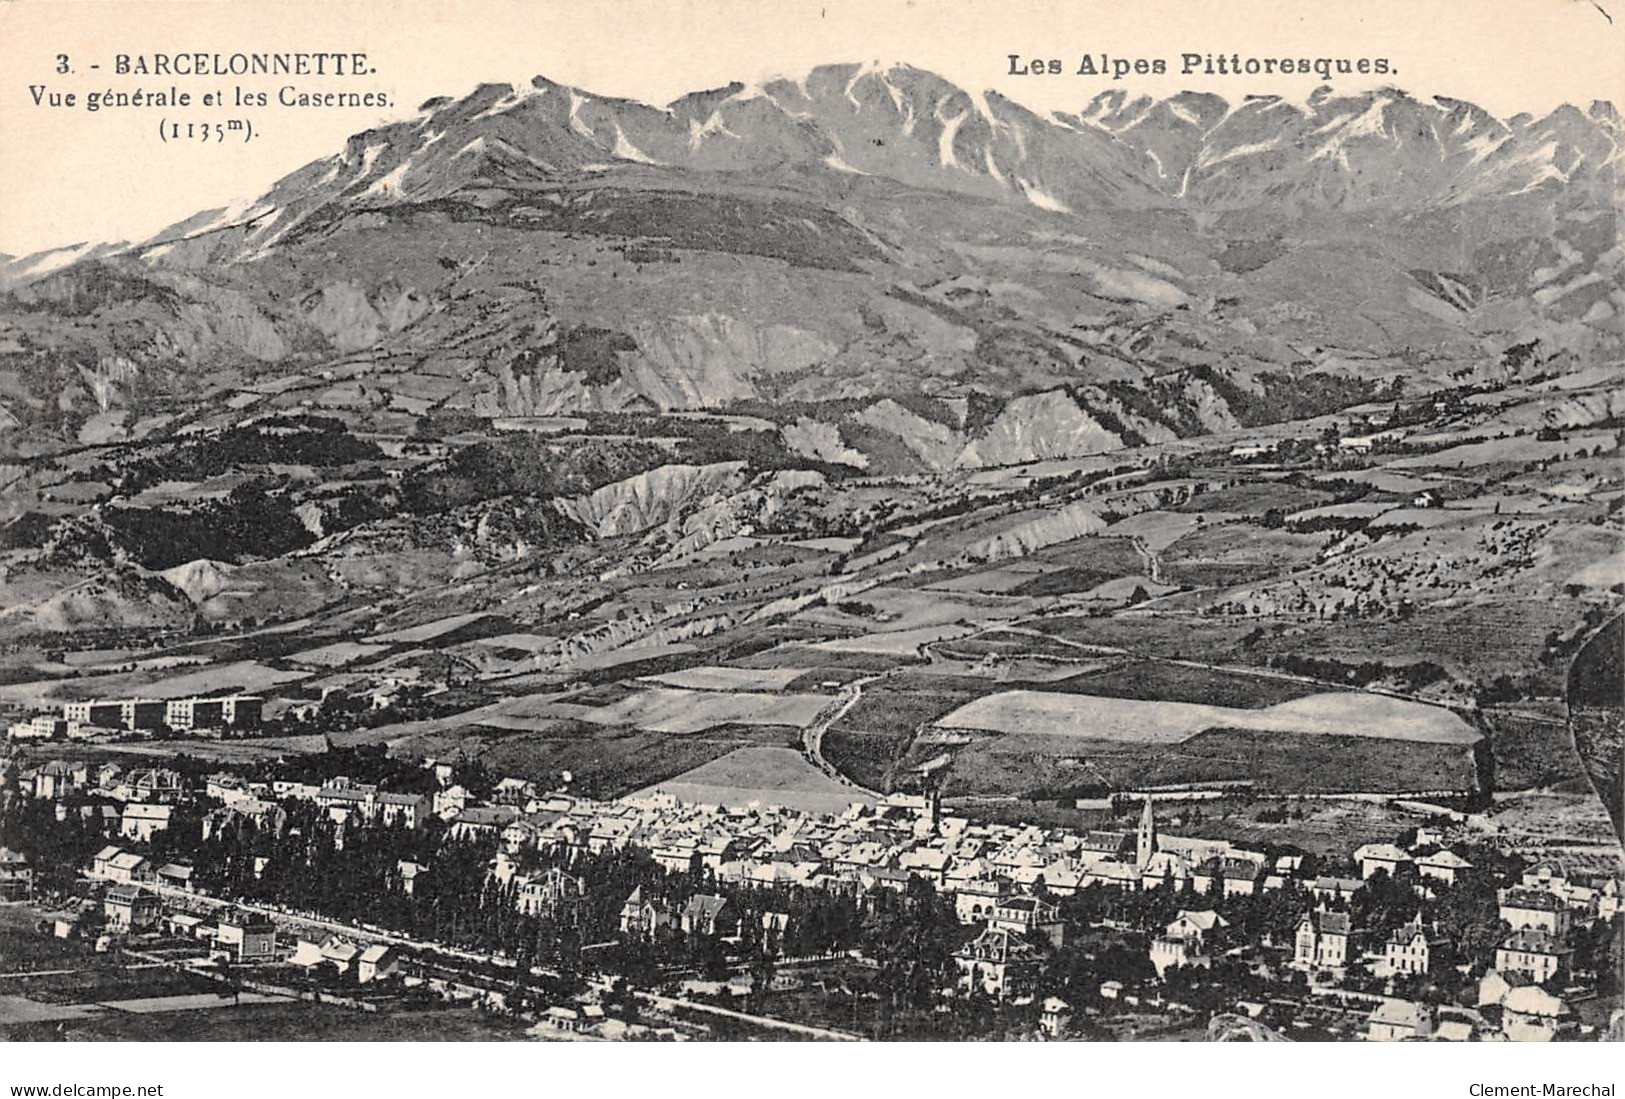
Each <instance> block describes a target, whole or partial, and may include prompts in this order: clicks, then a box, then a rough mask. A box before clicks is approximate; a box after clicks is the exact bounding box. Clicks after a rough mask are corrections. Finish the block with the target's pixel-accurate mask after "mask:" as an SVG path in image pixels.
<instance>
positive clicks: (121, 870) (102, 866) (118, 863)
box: [90, 847, 150, 884]
mask: <svg viewBox="0 0 1625 1099" xmlns="http://www.w3.org/2000/svg"><path fill="white" fill-rule="evenodd" d="M149 869H150V868H149V867H148V865H147V860H146V859H145V858H143V857H142V856H140V855H138V854H136V853H135V852H134V851H126V850H124V848H122V847H104V848H102V849H101V850H100V851H98V852H96V854H95V855H93V856H92V857H91V860H90V876H91V877H93V878H101V879H103V880H104V881H110V882H120V883H123V884H129V883H131V882H136V881H140V880H142V879H143V878H145V877H146V876H147V873H148V871H149Z"/></svg>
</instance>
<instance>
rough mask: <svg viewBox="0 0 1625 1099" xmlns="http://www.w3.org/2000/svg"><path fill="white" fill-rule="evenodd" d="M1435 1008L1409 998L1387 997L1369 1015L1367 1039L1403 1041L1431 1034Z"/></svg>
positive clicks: (1435, 1020) (1434, 1019) (1426, 1036)
mask: <svg viewBox="0 0 1625 1099" xmlns="http://www.w3.org/2000/svg"><path fill="white" fill-rule="evenodd" d="M1437 1021H1438V1020H1437V1018H1436V1016H1435V1015H1434V1012H1433V1008H1432V1007H1430V1006H1429V1005H1427V1004H1417V1003H1412V1002H1411V1001H1409V1000H1386V1001H1384V1002H1383V1003H1381V1004H1379V1005H1377V1009H1376V1010H1375V1011H1373V1012H1372V1013H1371V1014H1370V1015H1369V1016H1367V1018H1366V1034H1365V1036H1366V1041H1368V1042H1404V1041H1414V1040H1418V1039H1425V1038H1429V1037H1432V1035H1433V1028H1434V1026H1435V1024H1436V1023H1437Z"/></svg>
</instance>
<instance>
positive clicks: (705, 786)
mask: <svg viewBox="0 0 1625 1099" xmlns="http://www.w3.org/2000/svg"><path fill="white" fill-rule="evenodd" d="M653 791H660V792H663V793H668V794H672V795H674V796H675V797H677V798H679V799H681V800H683V801H686V802H691V803H699V804H706V805H726V806H746V805H750V804H753V803H755V802H765V803H768V804H773V805H785V806H789V807H791V808H793V809H800V810H802V811H804V812H808V813H838V812H840V811H841V810H842V809H845V808H846V807H847V806H848V805H850V804H852V803H853V802H855V801H856V802H863V803H865V804H867V803H869V802H870V801H871V800H872V799H871V798H870V797H869V796H868V795H866V794H863V793H861V792H859V791H858V790H855V789H853V788H852V787H850V786H846V785H843V784H842V783H839V782H836V781H835V780H834V779H832V778H830V777H829V776H827V775H825V774H824V773H823V772H822V771H820V770H819V769H818V768H816V767H814V766H813V765H812V764H811V763H808V762H807V760H806V759H805V758H804V757H803V756H802V755H801V753H800V752H797V751H796V750H795V749H793V748H739V749H737V750H735V751H732V752H729V753H728V754H727V755H725V756H722V757H721V758H719V759H715V760H712V761H711V762H709V763H703V764H701V765H700V766H698V767H696V768H694V769H693V770H691V771H686V772H684V773H683V774H681V775H678V776H677V777H676V778H673V779H669V780H667V781H665V782H661V783H658V784H656V785H655V786H652V787H650V788H649V790H648V791H645V792H653Z"/></svg>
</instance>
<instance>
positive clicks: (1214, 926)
mask: <svg viewBox="0 0 1625 1099" xmlns="http://www.w3.org/2000/svg"><path fill="white" fill-rule="evenodd" d="M1228 926H1230V925H1229V923H1228V921H1226V920H1225V918H1224V917H1223V916H1221V915H1219V914H1218V913H1217V912H1214V911H1211V910H1208V911H1202V912H1180V914H1179V915H1178V917H1176V918H1175V919H1174V920H1173V922H1171V923H1170V924H1168V926H1167V927H1165V928H1163V932H1162V934H1161V935H1159V936H1158V937H1157V938H1155V939H1153V940H1152V941H1151V964H1152V966H1154V967H1155V968H1156V971H1157V976H1158V977H1161V976H1163V975H1164V974H1165V973H1167V972H1168V970H1170V969H1179V968H1182V967H1184V966H1209V965H1212V958H1211V957H1210V955H1209V953H1208V950H1207V947H1208V945H1209V941H1210V939H1211V938H1212V936H1213V935H1214V933H1215V932H1216V931H1218V930H1219V929H1221V928H1225V927H1228Z"/></svg>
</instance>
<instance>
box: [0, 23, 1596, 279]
mask: <svg viewBox="0 0 1625 1099" xmlns="http://www.w3.org/2000/svg"><path fill="white" fill-rule="evenodd" d="M1599 2H1601V3H1602V5H1603V7H1604V8H1606V7H1609V6H1610V4H1613V3H1615V2H1617V0H1599ZM1620 7H1621V10H1620V12H1619V13H1618V18H1620V19H1625V2H1622V3H1620ZM1622 34H1625V24H1618V25H1616V24H1613V23H1610V22H1609V21H1608V19H1607V18H1606V17H1605V15H1604V14H1603V13H1602V11H1600V10H1599V9H1598V8H1597V7H1596V6H1595V5H1593V4H1592V3H1591V2H1590V0H1402V2H1392V0H1359V2H1349V3H1343V4H1339V5H1336V6H1334V5H1332V4H1331V3H1327V2H1324V0H1313V2H1312V0H1301V2H1299V3H1291V4H1288V3H1282V2H1280V0H1267V2H1266V0H1178V2H1176V0H1149V2H1142V3H1129V2H1128V0H810V2H800V0H796V2H791V0H616V2H609V0H513V2H510V0H435V2H430V0H423V2H418V0H350V2H346V3H338V2H335V0H328V2H326V3H311V2H308V0H259V2H249V0H179V2H176V0H165V2H158V0H9V2H6V3H4V4H0V74H3V77H4V79H3V82H0V166H3V171H0V252H4V253H9V254H12V255H24V254H27V253H30V252H34V251H38V250H41V249H45V248H52V247H59V246H65V245H69V244H73V243H76V242H80V241H110V240H143V239H146V238H148V237H150V236H152V235H153V234H154V233H156V232H158V231H159V230H160V229H163V228H164V227H166V226H168V225H172V224H174V223H175V222H178V221H180V220H182V219H183V218H185V217H187V216H189V215H191V214H192V213H195V212H197V211H199V210H204V209H211V208H217V207H222V206H227V205H230V204H231V203H232V202H233V201H236V200H242V199H251V198H253V197H256V196H258V195H260V194H262V193H263V192H264V191H266V190H267V189H268V188H269V186H270V185H271V184H272V183H273V182H274V181H275V180H277V179H278V178H280V177H281V176H283V175H285V174H287V173H288V172H291V171H293V170H294V169H296V168H298V167H299V166H301V165H303V164H306V163H308V162H310V161H312V160H315V159H317V158H319V157H322V156H326V155H329V154H331V153H332V152H334V151H336V150H337V149H339V148H340V147H342V145H343V142H344V139H345V138H346V137H347V136H349V135H350V134H352V133H355V132H358V131H361V130H364V129H367V128H368V127H371V126H375V125H378V124H380V123H382V122H387V121H391V120H393V119H397V118H401V117H406V116H410V115H411V114H413V113H414V112H415V110H416V108H417V106H418V105H419V104H420V103H422V102H423V101H424V100H426V99H429V98H432V97H434V96H437V95H453V96H456V95H461V94H463V93H466V92H467V91H469V90H471V89H472V88H473V87H474V86H475V85H476V84H479V83H482V82H510V83H518V82H524V81H528V80H529V79H530V78H531V77H532V76H535V75H537V74H544V75H546V76H548V77H549V78H551V79H553V80H556V81H558V82H560V83H564V84H571V85H575V86H577V87H581V88H584V89H586V90H588V91H592V92H596V93H599V94H603V95H617V96H624V97H627V98H631V99H639V100H643V101H646V102H654V103H665V102H669V101H670V100H672V99H674V98H676V97H677V96H679V95H682V94H684V93H686V92H689V91H693V90H696V89H700V88H708V87H716V86H719V85H722V84H726V83H728V82H729V81H732V80H741V81H745V82H747V83H748V82H760V81H764V80H767V79H771V78H773V77H776V76H790V77H798V76H801V75H803V74H805V73H806V72H807V71H808V70H809V69H811V68H813V67H814V66H816V65H819V64H825V63H832V62H850V61H879V62H882V63H892V62H907V63H909V64H912V65H915V66H918V67H920V68H925V69H930V70H932V71H935V72H937V73H939V74H941V75H942V76H944V77H946V78H947V79H949V80H951V81H953V82H955V83H957V84H959V85H960V86H962V87H967V88H970V89H973V90H985V89H997V90H998V91H1000V92H1002V93H1003V94H1005V95H1007V96H1009V97H1010V98H1012V99H1016V100H1018V101H1020V102H1023V103H1026V104H1027V105H1029V106H1031V107H1033V108H1035V109H1039V110H1049V109H1066V110H1074V111H1075V110H1078V109H1080V108H1082V107H1083V106H1084V105H1085V104H1086V103H1088V101H1089V100H1090V99H1092V98H1093V97H1094V96H1095V95H1096V94H1098V93H1099V92H1101V91H1105V90H1109V89H1112V88H1121V89H1123V90H1124V91H1126V92H1127V93H1129V94H1130V95H1139V94H1152V95H1167V94H1172V93H1174V92H1178V91H1182V90H1186V89H1191V90H1197V91H1211V92H1217V93H1219V94H1221V95H1224V96H1226V97H1227V98H1231V99H1234V98H1237V97H1239V96H1241V95H1247V94H1285V95H1288V96H1292V97H1295V98H1302V97H1303V96H1305V95H1307V94H1308V92H1310V91H1311V90H1313V88H1314V86H1315V84H1316V83H1318V81H1316V80H1315V79H1314V78H1313V77H1302V76H1290V77H1280V76H1277V77H1274V78H1266V77H1200V76H1198V77H1189V78H1185V77H1180V76H1179V75H1178V74H1177V59H1178V57H1179V55H1180V54H1181V53H1184V52H1186V51H1191V52H1201V53H1236V52H1240V53H1250V54H1254V55H1257V56H1288V57H1321V56H1349V57H1360V56H1366V57H1386V58H1388V59H1390V62H1391V63H1392V64H1393V65H1394V67H1395V68H1396V69H1397V76H1391V77H1386V78H1383V77H1374V76H1373V77H1366V78H1360V77H1352V78H1348V79H1346V80H1341V81H1339V82H1337V84H1336V85H1335V86H1336V88H1337V90H1338V91H1340V92H1358V91H1361V90H1364V89H1367V88H1371V87H1377V86H1381V85H1384V84H1392V85H1397V86H1399V87H1401V88H1404V89H1405V90H1406V91H1408V92H1410V93H1411V94H1413V95H1417V96H1431V95H1448V96H1453V97H1456V98H1460V99H1467V100H1470V101H1472V102H1475V103H1478V104H1479V105H1481V106H1483V107H1485V108H1486V109H1488V110H1490V111H1492V112H1493V113H1495V114H1498V115H1500V116H1502V117H1506V116H1509V115H1512V114H1516V113H1519V112H1530V113H1544V112H1546V111H1549V110H1551V109H1553V108H1554V107H1557V106H1559V105H1561V104H1563V103H1566V102H1567V103H1577V104H1580V105H1582V106H1584V105H1586V104H1589V103H1590V102H1591V101H1592V100H1595V99H1607V100H1611V101H1613V102H1615V103H1616V104H1625V41H1622ZM192 51H206V52H220V53H226V54H229V53H233V52H251V51H252V52H263V51H309V52H314V51H365V52H366V53H368V55H369V57H370V59H371V63H372V64H373V65H374V66H375V67H376V69H377V72H376V74H375V75H373V76H371V77H368V78H367V79H364V80H336V79H326V80H321V79H298V78H287V79H280V78H269V79H268V78H253V79H248V80H240V81H239V80H233V79H232V78H229V77H225V78H215V77H190V78H178V79H173V80H171V79H166V78H163V77H148V78H137V77H128V76H126V77H115V76H113V75H112V73H111V69H112V67H113V64H114V55H115V54H118V53H124V54H140V53H154V52H168V53H181V52H192ZM1011 53H1017V54H1019V55H1021V56H1022V57H1023V58H1026V57H1045V58H1048V57H1054V58H1058V59H1060V60H1061V61H1062V64H1063V68H1064V69H1065V70H1066V72H1065V75H1061V76H1039V77H1034V76H1012V75H1010V74H1009V68H1010V65H1009V61H1008V55H1009V54H1011ZM1085 53H1089V54H1094V55H1097V56H1098V55H1100V54H1102V53H1104V54H1107V55H1109V56H1110V57H1114V58H1115V57H1122V58H1135V57H1145V58H1152V57H1165V58H1169V59H1170V60H1171V61H1172V62H1174V64H1173V65H1172V66H1171V68H1172V69H1173V70H1174V71H1172V72H1170V73H1169V74H1168V75H1166V76H1161V77H1158V76H1149V75H1148V76H1131V77H1129V78H1126V79H1124V80H1121V81H1113V80H1110V79H1108V78H1100V77H1080V76H1075V75H1073V70H1074V69H1076V68H1077V64H1078V59H1079V58H1080V57H1081V56H1082V55H1083V54H1085ZM59 54H66V55H68V58H69V64H70V65H71V66H72V68H73V69H74V72H73V73H71V74H69V75H59V74H57V73H56V72H55V71H54V70H55V68H56V66H57V60H56V59H57V55H59ZM92 64H99V65H100V66H101V68H100V69H99V70H96V71H94V72H92V71H91V70H90V69H89V66H90V65H92ZM235 83H244V84H249V85H252V86H253V87H255V88H263V89H265V90H269V91H272V92H274V91H275V89H276V88H277V87H278V86H279V85H281V84H283V83H294V84H297V85H299V86H300V87H304V88H308V89H310V90H313V91H346V90H356V91H362V90H377V91H382V92H385V93H387V94H388V95H389V96H390V97H391V98H392V100H393V102H394V104H395V106H394V107H393V108H392V109H388V110H376V109H367V108H353V109H342V108H332V109H308V110H296V109H292V108H287V109H264V110H252V111H250V110H219V111H203V110H200V109H196V108H194V109H192V110H178V111H177V110H169V111H165V110H160V109H149V108H129V109H124V110H101V111H97V112H94V113H92V112H89V111H87V110H85V109H84V106H83V97H84V95H85V94H86V93H88V92H90V91H94V90H97V89H101V90H107V89H109V88H115V89H121V90H126V91H128V90H132V89H134V88H136V87H141V88H144V89H148V90H153V89H158V90H164V91H167V90H168V89H169V88H170V86H171V85H173V86H174V87H176V88H177V89H179V90H182V91H187V92H190V93H192V94H193V96H194V97H195V98H197V97H201V95H202V94H203V93H204V92H206V91H210V90H214V89H220V90H222V91H224V92H225V93H226V94H228V95H229V94H230V89H231V87H232V86H233V84H235ZM38 85H44V86H45V93H44V94H46V95H49V94H50V93H52V92H58V91H61V92H66V91H73V92H76V93H78V94H79V95H80V97H81V99H80V103H79V105H76V106H74V107H71V108H70V107H56V108H52V107H49V106H36V105H35V103H34V94H33V92H32V91H31V90H30V86H36V87H37V86H38ZM231 117H240V118H245V119H248V120H250V121H252V122H253V124H254V126H255V129H256V136H255V137H254V139H253V140H252V141H249V142H247V143H241V142H237V141H233V142H229V143H225V144H209V145H201V144H196V143H187V142H172V143H168V144H166V143H164V142H161V141H160V140H159V139H158V129H159V124H160V121H161V120H170V121H180V122H184V121H189V120H191V121H205V120H207V121H219V120H221V119H224V118H231Z"/></svg>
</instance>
